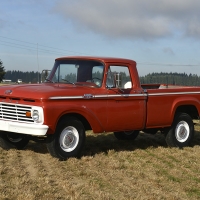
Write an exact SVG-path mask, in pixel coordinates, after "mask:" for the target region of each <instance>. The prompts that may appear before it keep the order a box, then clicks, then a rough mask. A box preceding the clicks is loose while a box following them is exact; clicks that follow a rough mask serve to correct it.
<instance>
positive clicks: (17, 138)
mask: <svg viewBox="0 0 200 200" xmlns="http://www.w3.org/2000/svg"><path fill="white" fill-rule="evenodd" d="M28 142H29V138H28V136H27V135H23V134H18V133H10V132H1V133H0V147H1V148H3V149H6V150H8V149H12V148H16V149H23V148H24V147H25V146H26V145H27V144H28Z"/></svg>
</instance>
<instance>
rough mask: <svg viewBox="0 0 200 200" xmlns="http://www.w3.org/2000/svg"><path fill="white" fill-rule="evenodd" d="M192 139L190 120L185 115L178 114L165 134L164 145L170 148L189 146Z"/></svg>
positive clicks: (192, 125)
mask: <svg viewBox="0 0 200 200" xmlns="http://www.w3.org/2000/svg"><path fill="white" fill-rule="evenodd" d="M193 137H194V124H193V121H192V118H191V117H190V116H189V115H188V114H186V113H178V114H177V115H176V116H175V118H174V122H173V124H172V126H171V128H170V129H169V131H168V132H167V133H166V138H165V140H166V143H167V145H168V146H170V147H180V148H182V147H186V146H189V145H190V144H191V142H192V139H193Z"/></svg>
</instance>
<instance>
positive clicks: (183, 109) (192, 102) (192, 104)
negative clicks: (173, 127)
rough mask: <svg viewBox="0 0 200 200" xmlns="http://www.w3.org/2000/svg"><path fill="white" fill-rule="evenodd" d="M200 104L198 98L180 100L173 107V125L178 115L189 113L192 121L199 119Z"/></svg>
mask: <svg viewBox="0 0 200 200" xmlns="http://www.w3.org/2000/svg"><path fill="white" fill-rule="evenodd" d="M198 107H199V102H198V100H197V99H196V98H188V99H186V98H185V97H184V98H178V99H176V101H175V102H174V103H173V106H172V112H171V113H172V115H171V116H172V118H171V123H172V122H173V120H174V117H175V116H176V114H177V113H187V114H188V115H189V116H190V117H191V118H192V119H198V117H199V110H198Z"/></svg>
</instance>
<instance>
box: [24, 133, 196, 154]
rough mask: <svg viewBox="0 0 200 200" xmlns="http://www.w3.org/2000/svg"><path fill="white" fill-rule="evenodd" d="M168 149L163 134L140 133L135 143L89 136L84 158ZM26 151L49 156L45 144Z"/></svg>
mask: <svg viewBox="0 0 200 200" xmlns="http://www.w3.org/2000/svg"><path fill="white" fill-rule="evenodd" d="M195 145H200V131H195V136H194V140H193V143H192V146H195ZM150 147H152V148H158V147H163V148H168V146H167V144H166V142H165V137H164V135H163V134H161V133H157V134H155V135H150V134H145V133H142V132H141V133H140V134H139V135H138V137H137V138H136V139H135V140H134V141H130V140H129V141H127V140H118V139H116V138H115V136H114V134H112V133H109V134H89V135H87V136H86V144H85V149H84V152H83V156H94V155H95V154H100V153H105V154H107V153H108V151H109V150H114V151H116V152H120V151H134V150H136V149H147V148H150ZM26 150H30V151H33V152H35V153H39V154H48V150H47V148H46V145H45V143H36V142H33V141H31V142H29V144H28V145H27V147H26Z"/></svg>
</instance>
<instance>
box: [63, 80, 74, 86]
mask: <svg viewBox="0 0 200 200" xmlns="http://www.w3.org/2000/svg"><path fill="white" fill-rule="evenodd" d="M62 80H63V81H66V82H67V83H69V84H72V85H75V83H72V82H70V81H68V80H67V79H62Z"/></svg>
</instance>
